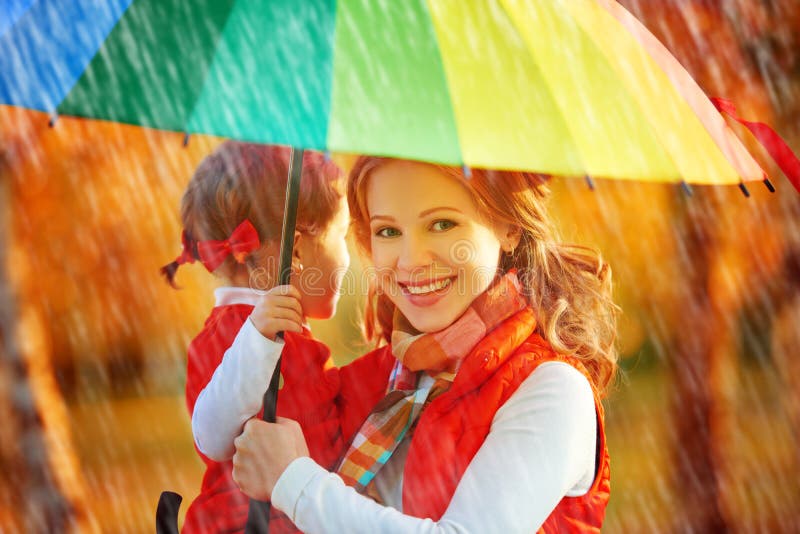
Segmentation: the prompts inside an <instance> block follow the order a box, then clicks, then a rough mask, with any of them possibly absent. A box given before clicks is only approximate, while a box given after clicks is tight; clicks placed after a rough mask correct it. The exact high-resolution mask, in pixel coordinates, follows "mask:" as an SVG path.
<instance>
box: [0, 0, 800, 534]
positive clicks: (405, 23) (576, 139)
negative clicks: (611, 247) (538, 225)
mask: <svg viewBox="0 0 800 534" xmlns="http://www.w3.org/2000/svg"><path fill="white" fill-rule="evenodd" d="M0 104H6V105H13V106H22V107H26V108H31V109H35V110H41V111H45V112H47V113H50V114H52V115H53V116H54V118H55V116H57V115H60V114H65V115H73V116H79V117H90V118H94V119H104V120H111V121H117V122H122V123H129V124H136V125H141V126H145V127H152V128H159V129H165V130H173V131H180V132H185V133H187V134H192V133H203V134H211V135H216V136H223V137H230V138H235V139H239V140H247V141H254V142H261V143H273V144H283V145H290V146H293V147H297V148H298V150H297V151H296V152H295V153H294V154H293V159H292V161H293V164H292V169H293V170H294V171H295V172H294V175H295V177H299V165H298V163H299V162H301V161H302V157H301V155H302V149H306V148H308V149H317V150H326V151H334V152H349V153H366V154H374V155H385V156H395V157H402V158H410V159H417V160H424V161H432V162H439V163H445V164H452V165H458V166H461V165H464V166H467V167H488V168H500V169H519V170H530V171H535V172H540V173H547V174H557V175H567V176H593V177H608V178H618V179H634V180H643V181H663V182H679V181H685V182H690V183H703V184H742V183H743V182H747V181H753V180H763V179H764V178H765V174H764V172H763V171H762V169H761V168H760V167H759V165H758V164H757V163H756V161H755V160H754V159H753V158H752V156H751V155H750V154H749V153H748V151H747V150H746V149H745V148H744V146H743V145H742V143H741V142H740V141H739V140H738V139H737V138H736V137H735V136H734V135H733V133H732V131H731V130H730V128H729V127H728V126H727V125H726V123H725V121H724V119H723V117H722V115H721V114H720V112H719V111H718V110H717V107H716V106H715V104H714V103H712V101H711V100H710V99H709V98H708V97H707V96H706V95H705V94H704V93H703V92H702V90H701V89H700V88H699V87H698V86H697V84H696V83H695V82H694V81H693V80H692V78H691V77H690V76H689V74H688V73H687V72H686V71H685V70H684V69H683V68H682V67H681V66H680V64H679V63H678V62H677V61H676V60H675V59H674V58H673V57H672V55H671V54H670V53H669V52H668V51H667V50H666V49H665V48H664V47H663V46H662V45H661V44H660V43H659V42H658V41H657V40H656V39H655V37H653V35H652V34H651V33H650V32H648V31H647V30H646V29H645V28H644V27H643V26H642V25H641V24H640V23H638V21H637V20H636V19H635V18H634V17H632V16H631V15H630V14H629V13H628V12H627V11H625V10H624V8H622V7H621V6H620V5H619V4H617V3H616V2H614V1H613V0H470V1H466V0H427V1H426V0H403V1H382V2H375V1H369V0H305V1H303V2H292V1H285V0H241V1H239V2H237V1H235V0H192V1H188V0H106V2H104V3H103V4H102V5H100V3H99V2H97V1H96V0H6V1H5V2H3V3H2V4H0ZM718 105H719V107H720V108H721V109H724V110H725V111H726V112H729V113H733V112H734V111H735V110H734V109H733V108H732V107H731V106H730V105H729V104H728V103H725V102H721V103H718ZM751 124H752V123H751ZM756 126H758V125H756ZM752 129H753V128H751V130H752ZM755 129H756V130H759V131H762V130H760V129H759V128H758V127H757V128H755ZM773 141H774V139H773ZM776 143H777V142H776ZM776 147H777V148H776ZM772 148H773V149H774V150H777V151H778V152H781V151H783V152H782V153H784V155H785V153H786V151H787V150H788V147H786V146H785V145H779V144H776V145H775V146H773V147H772ZM773 153H775V151H773ZM789 155H791V152H790V151H789ZM791 156H792V157H793V155H791ZM787 160H791V158H790V157H789V156H788V155H787ZM791 161H792V162H793V163H792V164H794V165H795V167H792V168H790V169H789V171H790V172H788V173H787V175H789V177H790V180H792V181H793V183H794V184H795V185H796V187H798V189H800V162H798V161H797V159H796V158H794V160H791ZM785 168H788V167H785ZM792 172H794V173H795V174H792ZM292 183H293V182H291V181H290V187H289V191H290V192H291V191H292V187H291V184H292ZM291 212H292V208H291V202H287V213H291ZM293 222H294V221H293V217H291V216H289V217H287V228H288V231H287V232H286V233H285V234H286V235H287V236H288V238H287V239H285V240H284V244H283V249H284V251H291V249H292V245H291V236H292V235H293V232H292V231H291V225H292V224H293ZM282 256H283V258H284V261H283V266H282V270H283V272H285V273H288V257H289V255H288V254H283V255H282ZM274 375H275V376H274V378H275V380H273V384H272V385H271V386H270V390H269V392H268V395H267V397H265V416H267V414H268V413H269V412H272V413H273V414H274V400H275V394H276V393H277V377H278V373H277V372H276V373H274ZM270 396H271V397H270ZM268 408H269V409H268ZM173 497H174V496H173ZM177 503H178V501H176V500H175V499H171V500H170V499H167V500H166V501H164V504H165V506H164V510H165V511H164V514H167V515H171V514H174V512H175V510H176V509H177ZM252 512H253V509H252V508H251V517H253V515H252ZM260 513H261V514H263V513H264V510H261V512H260ZM174 519H175V518H174V517H171V518H170V521H168V522H167V523H164V524H159V529H163V530H165V531H167V530H175V531H176V530H177V523H176V520H174ZM258 521H259V520H255V523H254V525H255V527H254V526H253V525H251V526H250V528H254V529H255V530H258V529H259V528H261V527H259V526H258V524H259V523H258Z"/></svg>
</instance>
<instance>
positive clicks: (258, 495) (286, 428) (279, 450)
mask: <svg viewBox="0 0 800 534" xmlns="http://www.w3.org/2000/svg"><path fill="white" fill-rule="evenodd" d="M233 444H234V447H236V454H234V455H233V480H234V482H236V484H237V485H238V486H239V489H241V490H242V492H243V493H244V494H246V495H247V496H248V497H250V498H252V499H257V500H259V501H268V500H270V498H271V497H272V490H273V489H274V488H275V484H276V483H277V482H278V478H280V476H281V475H282V474H283V472H284V471H285V470H286V468H287V467H288V466H289V464H290V463H292V462H293V461H294V460H295V459H297V458H300V457H301V456H308V446H307V445H306V440H305V438H304V437H303V431H302V430H301V429H300V425H299V424H298V423H297V421H294V420H292V419H286V418H284V417H278V418H277V423H267V422H266V421H261V420H260V419H257V418H253V419H250V420H249V421H247V423H245V425H244V432H242V434H241V435H240V436H239V437H238V438H236V439H235V440H234V442H233Z"/></svg>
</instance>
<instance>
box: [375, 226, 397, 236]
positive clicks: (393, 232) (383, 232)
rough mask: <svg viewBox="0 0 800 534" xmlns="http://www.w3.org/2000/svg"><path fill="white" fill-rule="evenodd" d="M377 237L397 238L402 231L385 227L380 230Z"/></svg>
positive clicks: (376, 233)
mask: <svg viewBox="0 0 800 534" xmlns="http://www.w3.org/2000/svg"><path fill="white" fill-rule="evenodd" d="M375 235H376V236H378V237H397V236H399V235H400V230H398V229H397V228H392V227H391V226H384V227H383V228H378V231H377V232H375Z"/></svg>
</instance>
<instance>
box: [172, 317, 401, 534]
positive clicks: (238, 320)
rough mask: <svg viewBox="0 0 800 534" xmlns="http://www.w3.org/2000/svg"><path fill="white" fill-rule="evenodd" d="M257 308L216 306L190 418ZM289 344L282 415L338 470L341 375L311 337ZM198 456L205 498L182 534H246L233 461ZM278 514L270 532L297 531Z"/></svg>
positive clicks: (202, 337)
mask: <svg viewBox="0 0 800 534" xmlns="http://www.w3.org/2000/svg"><path fill="white" fill-rule="evenodd" d="M252 310H253V307H252V306H249V305H246V304H234V305H229V306H217V307H215V308H214V309H213V310H212V311H211V314H210V316H209V317H208V319H206V322H205V325H204V327H203V330H202V331H201V332H200V333H199V334H198V335H197V337H195V338H194V340H192V342H191V344H190V345H189V356H188V364H187V372H186V404H187V406H188V408H189V414H190V416H191V414H192V413H193V412H194V405H195V402H196V401H197V397H198V396H199V395H200V392H201V391H202V390H203V388H205V387H206V385H207V384H208V382H209V381H210V380H211V376H212V375H213V374H214V370H215V369H216V368H217V366H218V365H219V364H220V362H221V361H222V357H223V356H224V354H225V351H226V350H227V349H228V348H229V347H230V346H231V345H232V344H233V340H234V338H235V337H236V334H237V333H238V332H239V329H240V328H241V327H242V325H243V324H244V322H245V321H246V320H247V317H248V316H249V315H250V312H252ZM285 341H286V345H285V346H284V349H283V358H282V363H281V374H282V375H283V378H284V385H283V388H282V389H281V390H280V391H279V393H278V411H277V413H278V415H280V416H283V417H288V418H291V419H295V420H297V421H298V422H300V424H301V426H302V427H303V431H304V435H305V438H306V442H307V444H308V448H309V452H310V454H311V457H312V458H314V460H315V461H317V462H318V463H319V464H320V465H323V466H326V467H328V468H333V464H334V463H335V462H336V461H337V460H338V458H339V455H340V454H341V449H342V447H343V445H344V442H343V440H342V437H341V435H340V433H339V420H338V416H337V411H338V408H337V405H336V402H335V397H336V394H337V393H338V391H339V389H340V387H339V382H338V380H339V372H338V370H336V369H335V368H334V367H333V362H332V360H331V358H330V351H329V350H328V348H327V347H326V346H325V345H323V344H322V343H320V342H318V341H316V340H314V339H313V338H311V335H310V333H308V332H305V333H304V335H296V334H292V333H287V334H286V336H285ZM384 384H385V380H384ZM265 387H266V384H265ZM197 452H198V454H199V455H200V458H201V459H202V460H203V462H204V463H205V464H206V471H205V474H204V476H203V482H202V485H201V488H200V494H199V495H198V496H197V498H195V500H194V501H193V502H192V504H191V505H190V507H189V509H188V510H187V512H186V519H185V521H184V525H183V529H182V532H184V533H191V534H194V533H212V532H213V533H216V532H242V531H243V530H244V525H245V522H246V520H247V510H248V507H249V501H248V498H247V496H246V495H244V494H243V493H242V492H240V491H239V489H238V487H237V486H236V483H235V482H234V481H233V478H232V476H231V471H232V468H233V466H232V464H231V462H215V461H213V460H211V459H209V458H207V457H206V456H204V455H203V454H202V453H201V452H200V451H199V450H198V451H197ZM272 515H273V517H272V519H271V521H270V532H276V533H278V532H296V531H297V530H296V529H295V528H294V526H293V525H292V523H291V521H289V519H288V518H287V517H286V516H285V515H283V514H280V513H278V512H276V511H274V510H273V514H272Z"/></svg>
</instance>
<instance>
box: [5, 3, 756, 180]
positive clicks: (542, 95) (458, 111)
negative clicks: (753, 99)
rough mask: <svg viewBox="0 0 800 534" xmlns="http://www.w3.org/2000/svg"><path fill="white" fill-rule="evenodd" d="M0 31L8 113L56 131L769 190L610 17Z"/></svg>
mask: <svg viewBox="0 0 800 534" xmlns="http://www.w3.org/2000/svg"><path fill="white" fill-rule="evenodd" d="M0 15H2V17H0V73H1V74H0V103H2V104H10V105H14V106H23V107H27V108H31V109H36V110H42V111H45V112H48V113H52V114H54V115H55V114H67V115H74V116H81V117H92V118H98V119H106V120H112V121H119V122H123V123H130V124H137V125H141V126H147V127H154V128H159V129H166V130H174V131H181V132H186V133H189V134H191V133H204V134H213V135H217V136H223V137H230V138H235V139H240V140H248V141H255V142H262V143H276V144H285V145H291V146H296V147H304V148H311V149H318V150H327V151H335V152H350V153H369V154H377V155H389V156H397V157H404V158H412V159H419V160H426V161H434V162H440V163H447V164H453V165H466V166H469V167H493V168H505V169H525V170H533V171H537V172H542V173H549V174H559V175H574V176H584V175H588V176H594V177H613V178H620V179H636V180H648V181H667V182H678V181H686V182H690V183H714V184H738V183H741V182H743V181H751V180H762V179H764V176H765V175H764V172H763V171H762V170H761V168H760V167H759V165H758V164H757V163H756V162H755V161H754V159H753V158H752V157H751V155H750V154H749V153H748V151H747V150H746V149H745V148H744V146H743V145H742V143H741V142H740V141H739V140H738V139H737V138H736V137H735V136H734V135H733V133H732V131H731V130H730V128H729V127H728V126H727V125H726V123H725V122H724V120H723V118H722V116H721V115H720V113H719V112H718V111H717V110H716V108H715V106H714V105H713V104H712V102H711V101H710V100H709V99H708V98H707V97H706V95H705V94H703V92H702V91H701V90H700V88H699V87H698V86H697V84H696V83H694V81H693V80H692V79H691V77H690V76H689V75H688V74H687V73H686V71H685V70H684V69H683V68H682V67H680V65H679V64H678V63H677V61H676V60H675V59H674V58H673V57H672V56H671V55H670V54H669V53H668V52H667V51H666V49H663V47H661V45H660V44H659V43H658V41H657V40H655V38H654V37H653V36H652V34H650V33H649V32H647V30H646V29H644V27H643V26H641V25H640V24H639V25H637V24H638V23H637V21H636V19H635V18H633V17H632V16H631V15H630V14H629V13H628V12H627V11H625V10H624V8H622V7H621V6H620V5H619V4H617V3H616V2H614V1H613V0H562V1H553V0H547V1H542V0H539V1H535V0H480V1H469V2H465V1H463V0H428V1H425V0H407V1H402V2H372V1H368V0H338V1H336V0H307V1H304V2H283V1H279V0H248V1H240V2H236V1H234V0H194V1H192V2H187V1H185V0H133V1H131V0H108V1H107V2H105V3H104V5H102V6H100V5H98V2H96V1H93V0H38V1H37V0H13V1H7V2H5V3H3V4H2V6H0ZM659 47H660V48H659Z"/></svg>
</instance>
